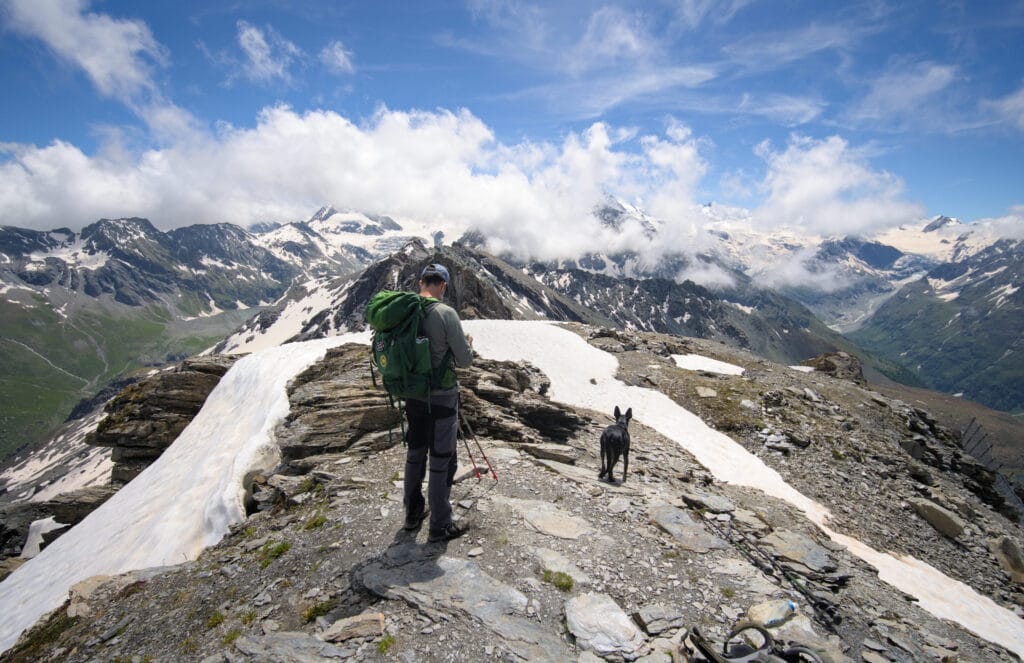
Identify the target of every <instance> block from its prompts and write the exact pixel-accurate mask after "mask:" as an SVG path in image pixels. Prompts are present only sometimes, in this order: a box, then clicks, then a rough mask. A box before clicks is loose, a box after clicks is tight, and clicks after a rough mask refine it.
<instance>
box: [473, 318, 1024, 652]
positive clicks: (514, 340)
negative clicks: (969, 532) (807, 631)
mask: <svg viewBox="0 0 1024 663" xmlns="http://www.w3.org/2000/svg"><path fill="white" fill-rule="evenodd" d="M464 326H465V327H466V330H467V331H468V332H469V333H471V334H472V335H473V339H474V343H473V345H474V348H475V349H476V350H477V351H478V352H479V353H480V354H481V355H482V356H485V357H487V358H489V359H498V360H507V361H529V362H531V363H532V364H533V365H534V366H537V367H538V368H539V369H540V370H542V371H543V372H544V373H545V374H546V375H547V376H548V378H549V379H550V380H551V389H550V391H549V394H550V397H551V399H552V400H554V401H558V402H562V403H566V404H569V405H573V406H576V407H585V408H589V409H592V410H597V411H600V412H603V411H606V410H608V409H609V408H610V407H612V405H615V404H618V405H624V406H628V407H632V408H633V413H634V417H635V418H636V419H637V420H638V421H642V422H643V423H644V424H645V425H647V426H650V427H651V428H654V429H655V430H657V431H658V432H659V433H661V434H662V435H665V436H667V437H669V438H670V439H673V440H675V441H676V442H678V443H679V444H680V445H681V446H683V447H684V448H685V449H686V450H687V451H689V452H690V453H692V454H693V455H694V456H695V457H696V458H697V460H698V462H700V463H701V464H702V465H703V466H704V467H706V468H707V469H708V470H709V471H711V473H712V474H714V475H715V477H716V478H717V479H718V480H720V481H726V482H728V483H733V484H736V485H741V486H750V487H752V488H756V489H758V490H761V491H763V492H765V493H767V494H769V495H773V496H775V497H778V498H780V499H783V500H785V501H787V502H789V503H790V504H792V505H793V506H795V507H797V508H798V509H800V510H801V511H803V512H804V513H805V514H806V515H807V517H808V518H809V519H810V520H811V521H812V522H814V523H815V524H816V525H817V526H818V527H819V528H820V529H821V530H822V531H823V532H824V533H825V534H827V535H828V536H829V537H830V538H831V539H832V540H833V541H836V542H838V543H841V544H842V545H844V546H846V547H847V549H849V550H850V552H851V553H853V554H854V555H856V556H858V557H860V558H861V559H863V560H864V561H866V562H868V563H869V564H871V565H872V566H874V567H875V568H876V569H878V571H879V577H880V578H882V579H883V580H884V581H885V582H887V583H889V584H890V585H892V586H893V587H896V588H897V589H899V590H900V591H902V592H905V593H907V594H909V595H911V596H915V597H917V599H918V601H919V605H920V606H921V607H922V608H923V609H925V610H927V611H928V612H930V613H932V614H933V615H935V616H936V617H938V618H940V619H950V620H953V621H955V622H958V623H959V624H961V625H963V626H964V627H965V628H967V629H968V630H970V631H973V632H974V633H977V634H978V635H979V636H980V637H982V638H985V639H986V640H989V641H990V642H996V643H999V644H1000V645H1002V646H1004V647H1006V648H1007V649H1010V650H1011V651H1014V652H1016V653H1017V654H1018V655H1024V629H1022V628H1021V627H1020V626H1021V621H1020V618H1019V617H1017V615H1015V614H1014V613H1012V612H1010V611H1009V610H1006V609H1005V608H1002V607H1000V606H999V605H998V604H996V603H995V602H994V601H992V600H991V599H989V598H988V597H985V596H982V595H981V594H978V593H977V592H975V591H974V590H973V589H972V588H971V587H969V586H967V585H965V584H963V583H961V582H958V581H956V580H953V579H951V578H949V577H948V576H946V575H945V574H943V573H941V572H940V571H938V570H937V569H935V568H933V567H931V566H929V565H928V564H925V563H924V562H921V561H920V560H917V559H915V558H913V557H911V556H908V555H901V556H898V557H897V556H893V555H890V554H887V553H880V552H878V551H876V550H874V549H872V548H870V547H869V546H867V545H865V544H863V543H861V542H860V541H858V540H856V539H853V538H851V537H848V536H845V535H843V534H840V533H838V532H835V531H833V530H831V529H829V527H828V526H827V525H826V522H827V520H828V518H829V512H828V510H827V509H826V508H825V507H823V506H822V505H820V504H818V503H817V502H815V501H813V500H811V499H810V498H808V497H805V496H804V495H802V494H801V493H799V492H798V491H796V490H795V489H794V488H793V487H792V486H790V485H789V484H787V483H786V482H785V481H784V480H783V479H782V477H781V476H780V475H779V473H778V472H776V471H775V470H773V469H772V468H770V467H768V466H767V465H765V464H764V462H762V461H761V459H759V458H757V457H756V456H754V455H753V454H751V453H749V452H747V451H746V450H745V449H744V448H743V447H742V446H741V445H739V444H737V443H736V442H735V441H733V440H732V438H730V437H728V436H726V435H724V434H723V433H720V432H718V431H716V430H714V429H712V428H709V427H708V426H707V425H706V424H705V423H704V422H703V421H701V419H700V418H699V417H697V416H696V415H694V414H692V413H690V412H688V411H687V410H685V409H683V408H682V407H680V406H679V405H678V404H677V403H675V402H674V401H672V400H671V399H670V398H669V397H668V396H665V395H664V394H662V393H660V392H657V391H652V390H650V389H645V388H642V387H632V386H628V385H626V384H624V383H622V382H620V381H619V380H617V379H615V377H614V376H615V374H616V372H617V370H618V361H617V360H616V359H615V357H614V356H613V355H611V354H609V353H607V352H604V351H602V350H600V349H598V348H595V347H593V346H591V345H590V344H588V343H587V342H586V341H585V340H583V339H582V338H581V337H580V336H578V335H577V334H574V333H573V332H571V331H569V330H566V329H563V328H561V327H558V326H556V325H553V324H551V323H546V322H505V321H492V320H468V321H466V322H465V323H464ZM581 366H582V367H586V368H584V369H582V370H581V368H580V367H581ZM592 379H593V382H591V380H592Z"/></svg>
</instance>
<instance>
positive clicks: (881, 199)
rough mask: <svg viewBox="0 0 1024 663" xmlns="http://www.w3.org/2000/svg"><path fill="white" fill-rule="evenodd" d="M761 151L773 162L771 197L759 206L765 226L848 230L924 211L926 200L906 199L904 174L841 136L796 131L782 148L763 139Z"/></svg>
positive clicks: (768, 180)
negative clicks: (882, 167)
mask: <svg viewBox="0 0 1024 663" xmlns="http://www.w3.org/2000/svg"><path fill="white" fill-rule="evenodd" d="M757 153H758V155H759V156H761V157H762V158H763V159H764V160H765V161H766V162H767V167H768V171H767V174H766V175H765V178H764V181H763V182H762V185H761V187H762V190H763V191H764V192H765V193H766V194H767V198H766V200H765V202H764V203H763V204H762V205H761V206H760V207H759V208H758V209H756V210H755V211H754V219H755V221H756V222H757V223H758V224H759V225H762V226H765V227H774V226H780V225H788V226H792V227H803V228H809V229H812V230H815V231H817V232H818V233H820V234H822V235H844V234H857V233H862V232H866V231H868V230H871V229H874V228H880V227H885V226H891V225H897V224H899V223H906V222H910V221H913V220H915V219H918V218H921V217H922V216H924V208H923V207H922V206H921V205H918V204H915V203H911V202H908V201H906V200H904V197H903V196H904V194H903V182H902V181H901V180H900V179H899V178H898V177H896V176H894V175H892V174H890V173H887V172H879V171H875V170H872V169H871V167H870V165H869V164H868V161H867V156H866V153H865V151H864V150H858V149H854V148H851V147H850V146H849V145H848V144H847V142H846V141H845V140H843V139H842V138H840V137H838V136H831V137H829V138H826V139H824V140H814V139H811V138H806V137H801V136H793V137H792V138H791V139H790V142H789V145H788V146H787V147H786V149H785V150H784V151H782V152H778V151H775V150H774V149H773V148H772V146H771V145H770V144H768V143H762V144H761V145H760V146H759V147H758V150H757Z"/></svg>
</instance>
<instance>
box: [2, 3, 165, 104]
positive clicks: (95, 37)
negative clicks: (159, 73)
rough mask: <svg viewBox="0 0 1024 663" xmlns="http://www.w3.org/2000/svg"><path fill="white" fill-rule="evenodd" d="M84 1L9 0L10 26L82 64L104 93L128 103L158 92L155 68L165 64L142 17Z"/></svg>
mask: <svg viewBox="0 0 1024 663" xmlns="http://www.w3.org/2000/svg"><path fill="white" fill-rule="evenodd" d="M87 7H88V2H86V0H8V1H7V2H5V3H4V7H3V13H4V15H5V16H6V19H7V20H6V23H7V25H8V26H9V27H10V28H11V29H13V30H15V31H16V32H19V33H21V34H24V35H27V36H30V37H35V38H37V39H39V40H40V41H42V42H43V43H44V44H46V46H47V47H48V48H49V49H50V50H51V51H52V52H53V53H54V54H55V55H57V56H58V57H59V58H61V59H62V60H65V61H66V62H69V63H71V64H73V65H75V66H77V67H79V68H81V69H82V70H83V71H85V73H86V74H87V75H88V76H89V79H90V80H91V81H92V82H93V84H94V85H95V86H96V89H97V90H99V91H100V93H101V94H103V95H105V96H108V97H113V98H115V99H118V100H120V101H123V102H125V103H127V104H130V105H135V104H137V103H139V102H140V101H141V100H143V99H144V98H146V97H148V96H150V95H153V94H156V92H157V88H156V85H155V83H154V82H153V70H154V68H155V67H157V66H163V65H165V64H166V62H167V53H166V49H164V48H163V46H161V45H160V44H159V43H158V42H157V41H156V39H155V38H154V37H153V34H152V33H151V32H150V30H149V28H148V27H147V26H146V24H145V23H144V22H142V21H138V20H128V19H125V20H122V19H115V18H111V17H110V16H107V15H105V14H95V13H89V12H86V9H87Z"/></svg>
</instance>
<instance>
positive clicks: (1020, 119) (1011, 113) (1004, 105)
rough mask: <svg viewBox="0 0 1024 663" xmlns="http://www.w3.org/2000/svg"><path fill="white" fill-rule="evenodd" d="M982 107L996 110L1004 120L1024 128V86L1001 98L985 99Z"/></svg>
mask: <svg viewBox="0 0 1024 663" xmlns="http://www.w3.org/2000/svg"><path fill="white" fill-rule="evenodd" d="M982 107H983V108H987V109H989V110H992V111H995V113H996V114H997V115H998V117H999V118H1000V119H1001V120H1002V121H1004V122H1008V123H1009V124H1012V125H1015V126H1016V127H1017V128H1019V129H1024V87H1022V88H1021V89H1019V90H1017V91H1016V92H1014V93H1013V94H1010V95H1007V96H1005V97H1003V98H1001V99H991V100H986V101H983V102H982Z"/></svg>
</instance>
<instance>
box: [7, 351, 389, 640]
mask: <svg viewBox="0 0 1024 663" xmlns="http://www.w3.org/2000/svg"><path fill="white" fill-rule="evenodd" d="M346 341H355V342H362V343H368V342H369V335H368V334H349V335H346V336H344V337H335V338H329V339H322V340H317V341H309V342H307V343H294V344H290V345H284V346H278V347H273V348H269V349H266V350H263V351H261V352H258V353H254V354H252V355H249V356H248V357H243V358H242V359H240V360H239V361H238V362H237V363H236V364H235V365H234V366H233V367H232V368H231V370H229V371H228V372H227V373H226V374H225V375H224V377H223V378H222V379H221V381H220V383H219V384H218V385H217V387H216V388H215V389H214V390H213V391H212V392H211V393H210V395H209V397H208V398H207V400H206V404H205V405H204V406H203V409H202V410H201V411H200V412H199V414H198V415H196V418H195V419H193V421H192V423H190V424H189V425H188V427H187V428H186V429H185V430H184V431H182V433H181V435H180V436H179V437H178V439H177V440H176V441H175V442H174V444H173V445H171V446H170V447H169V448H168V449H167V451H165V452H164V454H163V455H162V456H161V457H160V458H158V459H157V460H156V462H154V463H153V464H152V465H150V466H149V467H148V468H146V469H145V470H144V471H143V472H142V473H141V474H140V475H139V476H138V477H136V478H135V479H134V480H133V481H131V482H130V483H128V484H127V485H126V486H125V487H124V488H122V489H121V490H120V491H118V492H117V493H116V494H115V495H114V496H113V497H111V498H110V499H109V500H108V501H107V502H106V503H104V504H103V505H102V506H101V507H100V508H98V509H97V510H96V511H94V512H92V513H91V514H89V516H87V517H86V518H85V520H83V521H82V522H81V523H79V524H78V525H76V526H75V527H73V528H72V529H71V530H70V531H68V532H67V533H66V534H64V535H63V536H62V537H60V538H59V539H57V540H56V541H54V542H53V543H52V544H50V545H49V546H48V547H47V548H46V549H45V550H43V551H42V552H41V553H39V555H37V556H36V557H34V558H33V559H31V560H29V561H28V562H26V563H25V564H24V565H23V566H21V567H20V568H19V569H18V570H17V571H15V572H14V573H12V574H11V575H10V576H9V577H8V578H7V579H6V580H4V581H3V582H2V583H0V615H3V619H2V620H0V652H2V651H4V650H7V649H8V648H10V647H11V646H12V645H13V644H14V643H15V641H16V640H17V638H18V635H19V634H20V633H21V632H22V631H23V630H24V629H26V628H28V627H30V626H32V625H33V624H34V623H35V622H36V620H38V619H39V618H40V617H42V616H43V615H44V614H46V613H47V612H49V611H51V610H53V609H54V608H56V607H58V606H59V605H61V603H63V602H64V600H65V599H66V598H67V594H68V590H69V589H70V588H71V586H72V585H74V584H75V583H77V582H79V581H81V580H84V579H85V578H89V577H91V576H94V575H101V574H102V575H116V574H119V573H124V572H126V571H130V570H133V569H142V568H148V567H155V566H166V565H170V564H180V563H181V562H185V561H188V560H191V559H195V558H196V557H197V556H198V555H199V553H200V552H201V551H202V550H203V549H204V548H206V547H208V546H211V545H213V544H215V543H217V542H218V541H219V540H220V539H221V538H222V537H223V536H224V534H225V533H227V531H228V527H229V526H231V525H232V524H234V523H237V522H241V520H242V519H243V518H244V517H245V510H244V507H243V504H242V499H243V497H244V488H243V480H244V477H245V475H246V473H248V472H249V471H251V470H268V469H270V468H272V467H273V466H274V465H276V464H277V462H278V459H279V457H280V455H279V451H278V448H277V445H276V444H275V442H274V437H273V432H274V427H275V426H276V425H277V423H278V422H279V421H281V419H283V418H284V416H285V415H286V414H287V413H288V408H289V405H288V396H287V392H286V385H287V384H288V381H289V380H290V379H291V378H292V377H294V376H295V375H297V374H298V373H299V372H301V371H302V370H304V369H305V368H307V367H308V366H310V365H312V364H314V363H315V362H317V361H319V360H320V359H321V358H322V357H323V356H324V354H325V353H326V352H327V349H328V348H330V347H333V346H337V345H341V344H342V343H344V342H346Z"/></svg>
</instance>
